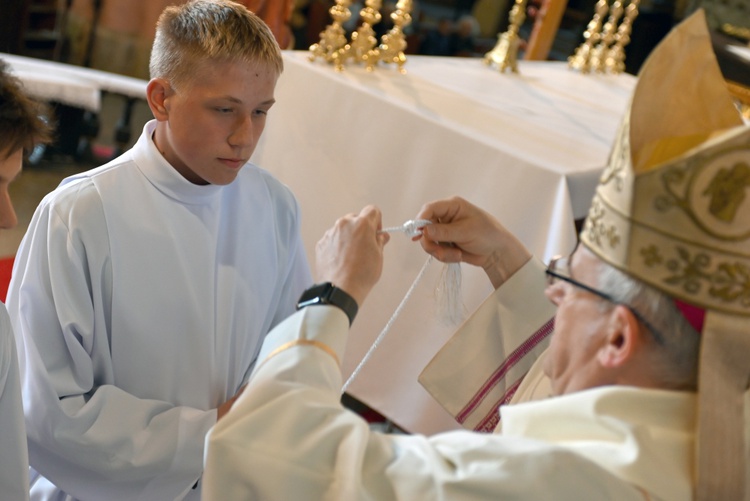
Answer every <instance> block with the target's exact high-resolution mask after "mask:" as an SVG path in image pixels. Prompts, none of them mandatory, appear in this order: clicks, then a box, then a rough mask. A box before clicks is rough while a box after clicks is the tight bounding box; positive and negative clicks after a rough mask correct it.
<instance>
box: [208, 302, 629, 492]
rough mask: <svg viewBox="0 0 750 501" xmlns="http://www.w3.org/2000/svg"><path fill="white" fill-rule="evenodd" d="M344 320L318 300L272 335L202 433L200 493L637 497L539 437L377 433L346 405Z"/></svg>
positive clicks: (579, 457)
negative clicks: (242, 385)
mask: <svg viewBox="0 0 750 501" xmlns="http://www.w3.org/2000/svg"><path fill="white" fill-rule="evenodd" d="M347 329H348V320H347V318H346V316H345V315H344V314H343V312H341V310H339V309H338V308H335V307H331V306H313V307H308V308H305V309H303V310H302V311H300V312H298V313H296V314H294V315H293V316H292V317H290V318H289V319H287V320H286V321H285V322H283V323H282V324H280V325H279V326H278V327H277V328H276V329H274V331H273V332H272V333H271V334H269V336H268V338H267V340H266V343H265V345H264V349H263V355H264V359H263V361H262V362H261V364H260V365H259V367H258V368H257V370H256V372H255V374H254V375H253V377H252V378H251V380H250V383H249V385H248V387H247V388H246V390H245V392H244V393H243V394H242V396H241V397H240V399H239V400H238V401H237V403H235V405H234V406H233V408H232V410H231V411H230V412H229V414H227V416H225V417H224V418H222V420H221V421H220V422H219V423H217V425H216V426H215V427H214V428H213V430H212V431H211V432H210V433H209V435H208V437H207V439H206V440H207V447H206V457H205V471H204V476H203V498H204V499H207V500H209V499H210V500H214V499H217V500H218V499H221V500H224V501H231V500H246V499H262V500H263V501H275V500H279V501H282V500H283V501H288V500H290V499H315V500H319V501H340V500H347V501H358V500H368V501H379V500H382V501H386V500H387V501H393V500H413V499H419V500H422V501H438V500H444V499H451V500H486V499H515V500H538V499H556V500H562V501H565V500H570V501H572V500H575V501H578V500H580V499H618V500H628V501H630V500H635V499H641V500H642V497H641V496H640V494H638V493H637V491H636V490H635V489H634V488H632V487H631V486H629V485H627V484H625V483H624V482H622V481H621V480H619V479H617V478H615V477H613V476H612V475H611V474H609V473H608V472H606V471H604V470H603V469H601V468H599V467H598V466H596V465H595V464H594V463H592V462H590V461H589V460H587V459H585V458H583V457H581V456H578V455H576V454H574V453H572V452H570V451H566V450H564V449H561V448H556V447H552V446H550V445H547V444H544V443H541V442H536V441H530V440H523V439H515V438H507V437H500V436H497V435H491V434H479V433H472V432H467V431H457V432H449V433H445V434H442V435H438V436H435V437H432V438H427V437H424V436H420V435H414V436H409V435H384V434H380V433H376V432H373V431H371V430H370V428H369V426H368V424H367V423H366V422H365V421H364V420H363V419H362V418H360V417H359V416H357V415H356V414H354V413H352V412H350V411H348V410H346V409H344V408H343V407H342V406H341V403H340V396H341V395H340V391H341V384H342V380H341V372H340V369H339V366H338V363H337V360H338V359H340V357H341V356H342V355H343V353H344V350H343V347H344V344H345V338H346V333H347ZM581 479H585V482H582V481H581Z"/></svg>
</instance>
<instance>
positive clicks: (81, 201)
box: [40, 152, 131, 213]
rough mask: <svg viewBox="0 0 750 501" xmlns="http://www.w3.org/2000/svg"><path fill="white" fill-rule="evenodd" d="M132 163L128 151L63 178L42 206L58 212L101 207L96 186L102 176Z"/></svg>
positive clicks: (46, 197) (44, 199)
mask: <svg viewBox="0 0 750 501" xmlns="http://www.w3.org/2000/svg"><path fill="white" fill-rule="evenodd" d="M129 163H131V159H130V155H128V152H126V153H125V154H123V155H121V156H119V157H117V158H115V159H113V160H111V161H109V162H107V163H105V164H104V165H101V166H99V167H94V168H93V169H89V170H86V171H83V172H79V173H77V174H73V175H71V176H68V177H66V178H65V179H63V180H62V181H61V182H60V184H59V185H58V186H57V188H55V189H54V190H53V191H51V192H50V193H48V194H47V195H46V196H45V197H44V198H43V199H42V202H41V203H40V208H47V209H50V210H54V211H55V212H58V213H69V212H72V211H73V210H75V209H76V208H78V209H80V210H82V211H86V210H89V209H91V208H92V204H96V205H97V206H99V207H101V204H102V202H101V198H102V196H101V193H100V192H99V190H98V188H97V186H96V179H97V178H98V177H100V176H107V175H111V174H113V173H115V172H117V170H118V169H119V168H120V167H123V166H125V165H126V164H129Z"/></svg>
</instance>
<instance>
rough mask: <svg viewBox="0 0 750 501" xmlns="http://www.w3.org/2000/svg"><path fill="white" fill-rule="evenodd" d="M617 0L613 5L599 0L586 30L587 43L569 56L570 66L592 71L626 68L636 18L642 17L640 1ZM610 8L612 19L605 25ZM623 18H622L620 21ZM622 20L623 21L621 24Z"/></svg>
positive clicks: (585, 41)
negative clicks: (626, 54)
mask: <svg viewBox="0 0 750 501" xmlns="http://www.w3.org/2000/svg"><path fill="white" fill-rule="evenodd" d="M626 2H627V0H615V1H614V2H613V3H612V8H611V9H610V8H609V5H608V3H607V0H599V1H598V2H597V3H596V6H595V7H594V17H593V18H592V19H591V21H590V22H589V24H588V25H587V26H586V31H585V32H584V33H583V38H584V42H583V43H582V44H581V45H579V46H578V48H577V49H576V51H575V54H573V55H572V56H570V57H569V58H568V66H569V67H570V68H572V69H575V70H579V71H580V72H581V73H589V72H590V71H591V70H594V71H596V72H597V73H615V74H616V73H622V72H623V71H624V70H625V46H626V45H627V44H628V43H629V42H630V32H631V31H632V29H633V21H634V20H635V18H636V16H638V4H639V3H640V0H630V2H629V3H628V6H627V7H626V8H624V9H623V5H624V4H625V3H626ZM607 10H609V12H610V14H609V18H608V19H607V22H606V24H604V26H603V27H602V21H603V19H604V16H605V15H606V14H607ZM620 18H622V21H620ZM618 22H619V23H620V24H619V26H618Z"/></svg>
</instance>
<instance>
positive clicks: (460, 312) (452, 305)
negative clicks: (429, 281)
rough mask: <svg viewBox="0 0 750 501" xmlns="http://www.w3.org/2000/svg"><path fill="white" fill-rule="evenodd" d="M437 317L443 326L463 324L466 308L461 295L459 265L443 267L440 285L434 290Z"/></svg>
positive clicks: (453, 264) (449, 264)
mask: <svg viewBox="0 0 750 501" xmlns="http://www.w3.org/2000/svg"><path fill="white" fill-rule="evenodd" d="M435 307H436V308H437V317H438V318H439V319H440V321H441V322H442V323H443V324H444V325H448V326H456V325H459V324H460V323H461V322H463V320H464V317H465V315H466V308H465V306H464V303H463V298H462V294H461V263H448V264H446V265H445V266H444V267H443V272H442V273H441V275H440V283H439V284H438V286H437V287H436V288H435Z"/></svg>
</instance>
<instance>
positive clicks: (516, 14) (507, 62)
mask: <svg viewBox="0 0 750 501" xmlns="http://www.w3.org/2000/svg"><path fill="white" fill-rule="evenodd" d="M508 19H509V20H510V25H509V26H508V31H506V32H505V33H503V34H501V35H500V36H498V39H497V44H496V45H495V47H494V48H493V49H492V50H491V51H489V52H488V53H487V54H485V55H484V64H486V65H488V66H492V65H493V64H494V65H496V66H497V68H498V69H499V70H500V72H501V73H503V72H504V71H505V70H506V69H508V68H510V70H511V71H512V72H513V73H518V46H519V44H520V40H519V38H518V30H519V29H520V28H521V25H522V24H523V21H524V20H525V19H526V0H515V3H514V4H513V8H512V9H510V14H509V15H508Z"/></svg>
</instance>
